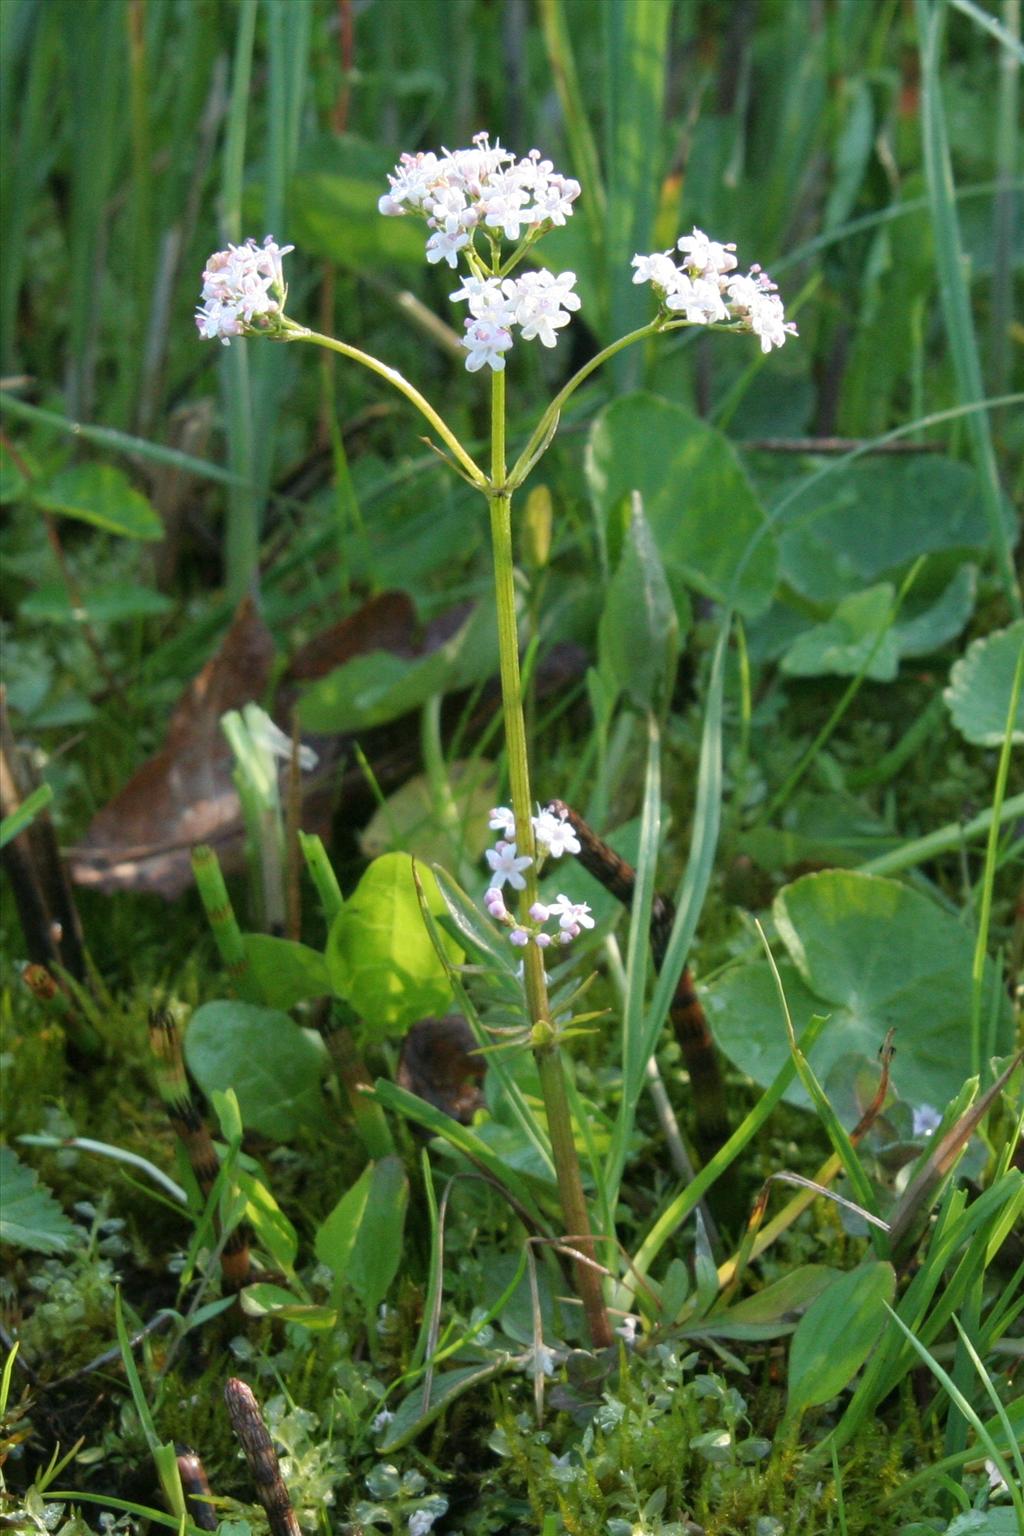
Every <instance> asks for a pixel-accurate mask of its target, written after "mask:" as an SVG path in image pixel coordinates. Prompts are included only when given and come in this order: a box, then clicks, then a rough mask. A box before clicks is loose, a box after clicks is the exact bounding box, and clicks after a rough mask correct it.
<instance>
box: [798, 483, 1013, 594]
mask: <svg viewBox="0 0 1024 1536" xmlns="http://www.w3.org/2000/svg"><path fill="white" fill-rule="evenodd" d="M1004 515H1005V516H1006V519H1007V527H1008V529H1009V530H1010V537H1011V538H1014V539H1015V538H1016V534H1015V532H1014V531H1013V514H1012V512H1011V511H1010V510H1009V507H1008V505H1006V504H1004ZM990 540H991V530H990V527H989V523H988V518H987V516H986V514H985V506H984V501H983V498H982V495H981V489H980V486H979V484H978V477H977V475H976V474H975V472H974V471H973V470H972V469H971V468H969V466H968V465H966V464H960V463H957V462H955V461H954V460H952V459H943V458H939V457H937V456H933V455H931V454H928V455H921V456H920V457H917V458H907V459H892V458H885V459H883V458H877V459H861V460H859V461H857V462H856V463H853V464H848V465H846V466H845V467H844V468H839V467H837V468H836V469H835V470H834V471H833V473H832V474H831V475H830V477H829V480H828V496H827V499H826V498H824V497H823V498H821V499H820V500H819V502H818V503H817V505H815V506H813V508H812V506H811V503H810V499H809V498H807V499H802V498H797V500H796V501H795V502H794V503H793V508H792V512H791V513H789V514H787V515H786V517H785V520H784V524H783V528H782V531H781V533H780V537H779V547H780V553H781V560H782V574H783V576H784V577H785V579H786V581H787V582H788V583H789V585H790V586H791V587H794V588H795V589H796V591H797V592H800V593H801V594H802V595H803V596H804V597H808V598H810V599H811V601H812V602H815V603H828V602H832V603H835V602H838V601H839V600H840V598H842V597H845V596H846V594H847V593H848V592H849V591H850V590H851V588H855V587H863V586H865V585H868V584H870V583H872V582H875V581H877V580H878V579H879V577H881V576H884V575H888V574H889V573H891V572H894V571H897V570H899V569H901V568H902V567H904V566H906V565H907V564H908V563H909V562H910V561H911V560H914V559H916V558H917V556H918V555H925V554H933V553H936V552H937V551H939V550H947V549H962V550H973V549H986V548H988V546H989V543H990Z"/></svg>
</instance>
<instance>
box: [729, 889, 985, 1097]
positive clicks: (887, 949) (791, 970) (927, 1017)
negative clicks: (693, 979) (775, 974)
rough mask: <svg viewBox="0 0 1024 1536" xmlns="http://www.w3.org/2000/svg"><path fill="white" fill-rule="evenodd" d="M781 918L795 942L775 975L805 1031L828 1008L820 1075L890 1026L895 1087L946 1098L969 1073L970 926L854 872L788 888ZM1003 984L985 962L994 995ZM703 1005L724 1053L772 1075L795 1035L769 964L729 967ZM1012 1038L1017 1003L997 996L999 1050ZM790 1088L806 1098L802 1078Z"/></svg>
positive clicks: (818, 1056)
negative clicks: (790, 1036) (1012, 1005)
mask: <svg viewBox="0 0 1024 1536" xmlns="http://www.w3.org/2000/svg"><path fill="white" fill-rule="evenodd" d="M773 916H774V919H775V924H776V928H777V931H778V934H779V937H780V939H781V940H782V942H783V944H784V945H785V946H786V949H787V950H788V952H789V959H788V960H787V959H785V958H783V960H782V962H781V963H780V965H779V973H780V975H781V978H782V984H783V988H784V990H785V994H786V1000H787V1002H788V1004H789V1009H790V1013H791V1015H792V1019H793V1025H794V1028H795V1029H796V1032H797V1035H799V1034H800V1033H801V1032H802V1030H803V1029H804V1028H805V1027H806V1025H807V1024H808V1023H809V1022H810V1019H811V1018H812V1017H813V1016H814V1015H815V1014H818V1015H821V1014H827V1015H828V1023H827V1024H826V1025H825V1028H824V1029H823V1031H822V1033H821V1036H820V1037H819V1039H818V1041H817V1043H816V1044H815V1046H814V1048H813V1050H812V1051H811V1053H810V1062H811V1066H812V1067H813V1068H814V1071H815V1074H816V1075H817V1077H818V1080H819V1082H820V1081H823V1080H824V1079H825V1078H826V1077H827V1076H828V1074H829V1072H830V1071H831V1070H832V1068H833V1067H834V1066H835V1064H836V1062H837V1061H839V1060H840V1059H841V1058H842V1057H850V1056H866V1057H868V1059H869V1060H872V1061H873V1060H875V1058H876V1056H877V1053H878V1049H879V1046H880V1045H881V1044H882V1042H883V1040H884V1039H885V1035H886V1032H887V1030H889V1029H890V1028H894V1029H895V1030H896V1056H895V1059H894V1061H893V1067H892V1078H893V1086H894V1088H895V1090H896V1092H897V1093H898V1094H899V1096H900V1098H901V1099H903V1100H904V1101H905V1102H907V1103H910V1104H914V1105H921V1104H931V1105H934V1106H936V1107H938V1108H941V1107H942V1106H943V1105H945V1104H946V1103H947V1102H948V1101H949V1100H950V1099H951V1098H952V1097H953V1096H954V1094H955V1093H957V1092H958V1091H959V1089H960V1088H961V1086H962V1085H963V1081H964V1078H965V1077H967V1076H968V1075H969V1074H970V1071H971V1060H970V1055H971V1047H970V1029H969V1021H970V1017H971V995H972V993H971V963H972V958H973V939H972V937H971V934H970V932H969V931H968V930H967V929H966V928H964V927H963V926H962V925H961V924H960V923H959V922H957V920H956V919H955V918H954V917H951V916H950V915H949V913H947V912H944V911H943V910H942V909H941V908H940V907H937V906H936V905H935V904H934V903H933V902H931V901H929V900H928V898H927V897H926V896H922V895H921V894H920V893H919V892H917V891H912V890H909V889H908V888H907V887H906V886H903V885H900V884H899V883H898V882H897V881H895V880H883V879H880V878H879V877H878V876H876V875H861V874H856V873H854V872H853V871H850V870H827V871H826V872H825V873H823V874H818V875H806V876H804V878H803V879H801V880H797V881H795V882H794V883H793V884H792V885H788V886H786V887H784V889H783V890H781V891H780V892H779V894H778V896H777V897H776V898H775V903H774V907H773ZM996 988H997V983H996V979H995V977H994V975H993V973H992V971H991V968H990V967H987V976H986V996H995V995H997V992H996V990H995V989H996ZM705 1004H706V1007H707V1012H708V1018H709V1020H710V1022H711V1026H712V1029H713V1031H714V1034H715V1038H716V1039H717V1040H718V1042H719V1043H720V1045H721V1047H722V1049H723V1050H724V1051H725V1053H726V1055H727V1056H729V1058H730V1059H731V1060H732V1061H734V1062H735V1063H736V1065H737V1066H738V1067H740V1068H741V1069H742V1070H743V1071H744V1072H747V1073H748V1074H749V1075H750V1076H751V1077H752V1078H753V1079H754V1080H755V1081H756V1082H758V1083H761V1084H763V1085H767V1084H768V1083H770V1082H771V1081H772V1079H773V1078H774V1077H775V1075H776V1074H777V1073H778V1072H779V1070H780V1069H781V1068H782V1066H783V1065H784V1064H785V1062H786V1060H787V1058H788V1055H789V1044H788V1041H787V1037H786V1030H785V1024H784V1021H783V1018H782V1013H781V1010H780V1007H779V1001H778V997H777V995H776V991H775V985H774V981H773V979H772V976H771V972H770V970H769V967H768V965H767V964H766V963H765V962H764V961H752V962H750V963H749V964H746V965H743V966H737V967H736V968H735V969H733V970H732V971H729V972H727V973H726V974H725V975H724V976H723V977H722V978H721V980H720V981H719V982H717V983H716V985H715V986H714V987H713V988H711V989H709V990H708V992H707V993H706V994H705ZM1011 1041H1012V1022H1011V1016H1010V1010H1009V1006H1008V1004H1006V1003H1001V1004H1000V1007H999V1012H998V1016H997V1019H996V1028H995V1044H994V1048H995V1052H996V1054H999V1053H1002V1052H1006V1051H1008V1050H1010V1048H1011ZM786 1097H787V1098H788V1099H789V1101H790V1102H791V1103H794V1104H804V1105H806V1104H807V1102H808V1101H807V1097H806V1095H805V1093H804V1091H803V1088H802V1087H801V1086H800V1084H799V1083H798V1082H794V1084H793V1085H792V1087H791V1088H790V1089H789V1090H788V1091H787V1094H786Z"/></svg>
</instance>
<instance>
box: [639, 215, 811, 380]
mask: <svg viewBox="0 0 1024 1536" xmlns="http://www.w3.org/2000/svg"><path fill="white" fill-rule="evenodd" d="M676 249H677V250H678V251H680V252H681V253H682V257H683V261H682V265H681V266H677V265H676V263H675V261H674V260H673V258H672V252H671V251H655V252H654V253H653V254H652V255H650V256H640V255H637V256H634V257H633V263H632V264H633V267H634V269H635V270H634V273H633V281H634V283H650V284H651V286H652V287H653V289H654V291H655V293H656V294H657V295H658V298H659V299H660V300H661V303H662V305H663V306H664V308H665V309H666V310H667V311H668V312H669V313H670V314H674V315H682V316H683V318H684V319H685V320H686V321H687V322H688V324H690V325H714V324H721V323H727V322H729V321H734V322H738V328H739V329H740V330H744V331H752V332H753V333H754V335H755V336H757V337H758V338H759V339H760V342H761V351H762V352H770V351H771V349H772V347H781V346H782V345H783V343H784V342H785V340H786V337H787V336H795V335H796V334H797V329H796V326H795V325H794V324H793V322H792V321H787V320H786V312H785V309H784V308H783V304H782V300H781V299H780V298H779V295H778V291H777V288H776V285H775V284H774V283H773V282H772V280H771V278H770V277H769V276H768V274H767V272H763V271H762V270H761V268H760V267H759V266H756V265H755V266H753V267H751V269H750V271H749V272H748V273H747V274H746V275H745V276H743V275H741V274H740V273H738V272H734V271H733V269H734V268H735V266H736V256H735V254H734V253H735V250H736V247H735V245H731V244H730V245H721V244H720V243H719V242H718V241H717V240H711V239H709V238H708V236H707V235H706V234H705V233H704V231H703V230H702V229H696V228H695V229H694V231H693V233H692V234H691V235H682V236H681V237H680V238H679V239H678V240H677V241H676Z"/></svg>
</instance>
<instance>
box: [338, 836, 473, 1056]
mask: <svg viewBox="0 0 1024 1536" xmlns="http://www.w3.org/2000/svg"><path fill="white" fill-rule="evenodd" d="M416 868H417V870H418V874H419V880H420V883H421V885H422V889H423V894H424V899H425V901H426V904H427V907H428V909H429V911H431V912H432V913H433V914H434V916H435V917H439V916H440V915H441V913H442V912H444V911H446V910H447V909H446V907H445V903H444V901H443V900H442V897H441V893H440V891H439V890H438V888H437V881H436V880H435V879H434V876H433V875H432V874H431V872H430V870H429V869H427V868H426V867H425V866H423V865H417V866H416ZM441 942H442V943H443V944H444V946H445V949H446V952H447V953H448V955H449V956H450V958H451V960H452V963H453V964H458V962H459V961H460V960H461V959H462V951H461V949H459V947H458V946H457V945H456V943H455V941H454V940H453V939H450V938H449V937H448V936H447V935H446V934H442V938H441ZM327 967H328V970H329V972H330V978H331V985H332V987H333V989H334V991H335V992H336V993H337V995H338V996H339V997H342V998H344V1000H345V1001H346V1002H347V1003H348V1004H349V1006H350V1007H351V1008H353V1009H355V1011H356V1013H358V1014H359V1016H360V1018H361V1019H362V1020H363V1021H364V1024H365V1027H366V1029H367V1031H368V1032H369V1034H370V1035H372V1036H374V1037H376V1038H378V1039H380V1038H383V1037H385V1036H387V1035H400V1034H401V1033H402V1032H403V1030H406V1029H408V1027H409V1025H410V1024H412V1023H413V1022H414V1021H415V1020H416V1019H422V1018H426V1017H427V1015H441V1014H444V1013H447V1011H448V1004H449V1003H450V1001H451V995H452V989H451V985H450V983H449V981H448V976H447V973H446V972H445V969H444V966H443V965H442V964H441V961H440V960H439V959H438V957H437V953H436V951H435V949H434V946H433V943H432V942H431V938H430V934H429V933H428V932H427V928H426V924H425V923H424V921H423V913H422V911H421V909H420V901H419V894H418V892H417V889H416V882H415V879H414V877H413V861H412V859H410V858H409V856H408V854H405V853H385V854H382V855H381V857H380V858H379V859H374V861H373V863H372V864H371V865H370V867H369V869H367V871H366V873H365V874H364V875H363V878H362V879H361V880H360V882H359V884H358V886H357V887H356V889H355V891H354V893H353V895H352V896H351V897H350V898H349V900H348V901H347V902H346V903H345V905H344V907H343V908H342V910H341V911H340V912H339V913H338V916H337V917H336V918H335V920H334V922H333V923H332V925H331V931H330V935H329V937H328V940H327Z"/></svg>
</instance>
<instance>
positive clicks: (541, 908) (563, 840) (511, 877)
mask: <svg viewBox="0 0 1024 1536" xmlns="http://www.w3.org/2000/svg"><path fill="white" fill-rule="evenodd" d="M530 819H531V822H532V825H533V836H534V841H535V843H536V845H537V859H538V867H539V866H540V865H541V864H543V862H544V861H545V859H548V858H552V859H560V858H561V857H562V855H563V854H565V853H579V851H580V844H579V839H578V838H577V836H576V833H575V832H574V831H573V829H572V827H571V825H570V824H569V822H568V821H567V820H566V819H565V817H564V816H563V815H558V814H556V813H555V811H554V810H552V808H551V807H550V806H549V807H548V808H547V810H544V811H538V813H537V815H536V816H533V817H531V818H530ZM490 827H491V830H492V831H494V832H500V833H501V834H502V835H501V837H500V838H499V839H498V841H497V842H496V843H495V845H494V847H493V848H488V850H487V863H488V864H489V866H490V869H491V884H490V886H489V887H488V889H487V892H486V894H485V895H484V906H485V907H486V908H487V910H488V912H489V913H490V914H491V916H492V917H493V918H494V920H495V922H499V923H504V924H505V925H506V926H507V927H508V928H509V929H510V930H511V931H510V933H509V936H508V937H509V943H510V944H514V945H516V947H517V948H519V949H522V948H525V946H526V945H527V944H529V942H530V940H531V939H532V940H533V942H534V943H535V944H536V945H537V947H538V949H547V948H548V946H549V945H550V944H571V943H572V941H573V939H575V938H578V937H579V935H580V934H581V933H582V931H583V929H584V928H593V926H594V919H593V917H592V916H591V914H590V907H589V905H588V903H587V902H585V901H573V900H572V898H571V897H569V896H566V895H564V894H563V893H562V892H561V891H560V892H559V893H558V896H557V897H556V899H555V900H554V901H549V902H543V901H535V902H534V903H533V905H532V906H531V907H530V909H529V912H528V913H527V914H526V916H525V917H523V916H522V915H520V916H518V917H515V916H513V915H512V913H511V912H509V910H508V908H507V907H506V906H505V898H504V896H503V895H502V887H503V886H504V885H505V883H506V882H507V883H508V885H509V888H510V889H511V890H513V891H522V890H524V889H525V888H526V880H525V878H524V876H523V870H524V869H529V867H530V865H531V864H532V863H533V859H532V858H531V857H530V856H529V855H528V854H520V853H519V852H518V849H517V846H516V842H515V835H516V819H515V816H514V815H513V813H512V811H511V810H509V808H508V807H507V806H504V805H499V806H496V807H495V808H494V810H493V811H492V812H491V818H490ZM552 921H554V922H555V923H556V925H557V926H556V928H555V929H554V931H550V930H549V929H548V927H547V925H548V923H550V922H552Z"/></svg>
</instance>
